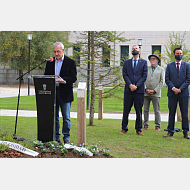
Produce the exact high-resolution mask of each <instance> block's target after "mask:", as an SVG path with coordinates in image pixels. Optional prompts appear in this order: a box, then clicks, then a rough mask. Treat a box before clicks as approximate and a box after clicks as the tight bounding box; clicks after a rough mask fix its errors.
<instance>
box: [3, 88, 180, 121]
mask: <svg viewBox="0 0 190 190" xmlns="http://www.w3.org/2000/svg"><path fill="white" fill-rule="evenodd" d="M74 91H75V92H76V89H74ZM27 95H28V89H27V88H21V96H27ZM30 95H35V91H34V88H33V87H31V88H30ZM14 96H18V88H10V87H0V98H5V97H14ZM122 115H123V114H115V113H114V114H113V113H104V114H103V118H104V119H122ZM0 116H16V110H6V109H0ZM19 116H23V117H37V112H36V111H29V110H19ZM60 116H61V113H60ZM71 118H77V112H71ZM86 118H89V113H86ZM94 118H98V113H95V114H94ZM129 119H130V120H135V119H136V114H129ZM143 119H144V118H143ZM149 120H150V121H154V114H150V115H149ZM161 121H166V122H167V121H168V114H161ZM176 121H177V116H176Z"/></svg>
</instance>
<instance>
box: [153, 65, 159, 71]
mask: <svg viewBox="0 0 190 190" xmlns="http://www.w3.org/2000/svg"><path fill="white" fill-rule="evenodd" d="M157 66H158V65H156V66H155V67H153V66H152V73H154V71H155V69H156V67H157Z"/></svg>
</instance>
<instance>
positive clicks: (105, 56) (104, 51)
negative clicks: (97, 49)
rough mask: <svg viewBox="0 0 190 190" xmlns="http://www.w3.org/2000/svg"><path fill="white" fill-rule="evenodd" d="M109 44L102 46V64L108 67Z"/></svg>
mask: <svg viewBox="0 0 190 190" xmlns="http://www.w3.org/2000/svg"><path fill="white" fill-rule="evenodd" d="M109 48H110V46H108V47H103V48H102V66H103V67H109V66H110V51H109Z"/></svg>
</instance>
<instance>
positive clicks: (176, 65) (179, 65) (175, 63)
mask: <svg viewBox="0 0 190 190" xmlns="http://www.w3.org/2000/svg"><path fill="white" fill-rule="evenodd" d="M177 63H179V70H180V67H181V60H180V61H179V62H177V61H175V65H176V69H177Z"/></svg>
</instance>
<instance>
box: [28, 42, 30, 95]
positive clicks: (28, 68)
mask: <svg viewBox="0 0 190 190" xmlns="http://www.w3.org/2000/svg"><path fill="white" fill-rule="evenodd" d="M28 75H30V40H29V56H28ZM28 96H30V78H29V77H28Z"/></svg>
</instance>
